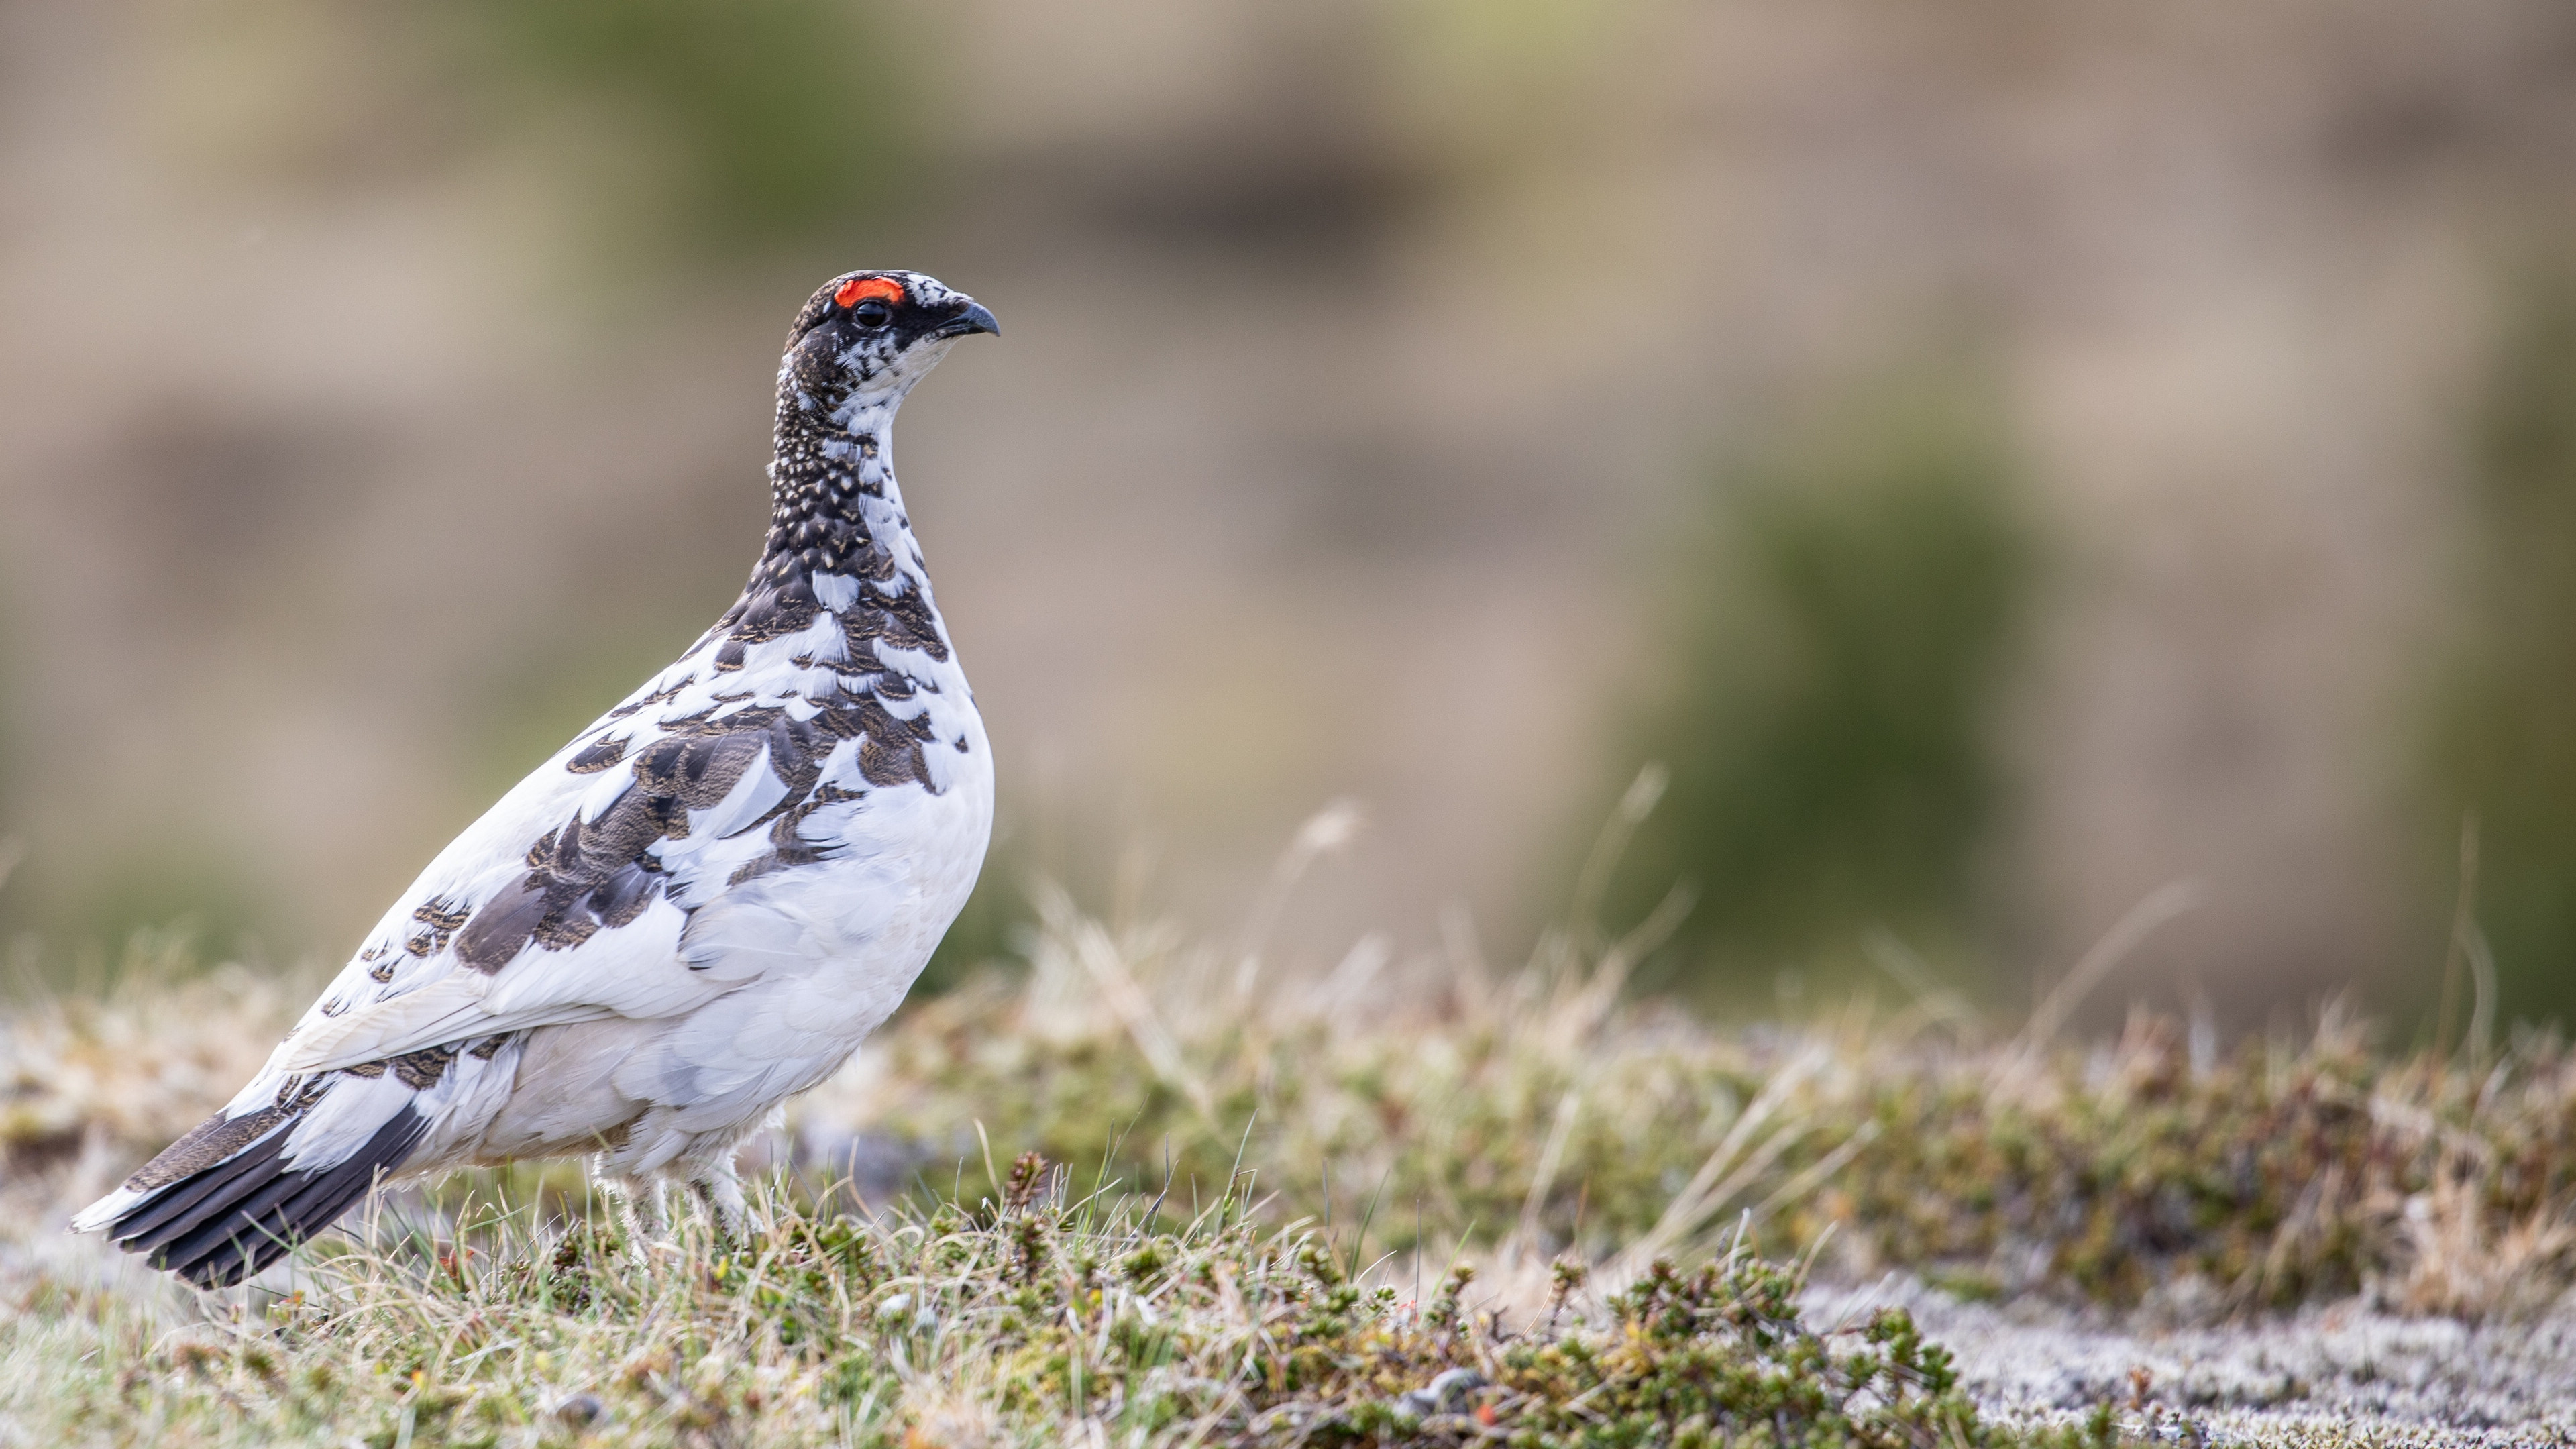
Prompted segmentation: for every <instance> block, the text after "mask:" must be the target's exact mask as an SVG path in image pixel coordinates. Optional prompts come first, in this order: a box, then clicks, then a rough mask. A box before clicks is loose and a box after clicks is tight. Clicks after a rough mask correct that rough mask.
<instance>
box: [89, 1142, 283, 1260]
mask: <svg viewBox="0 0 2576 1449" xmlns="http://www.w3.org/2000/svg"><path fill="white" fill-rule="evenodd" d="M293 1130H294V1122H293V1121H292V1120H291V1119H290V1120H289V1121H288V1122H286V1123H284V1124H282V1125H280V1126H279V1127H278V1128H277V1130H275V1131H273V1132H271V1133H270V1134H269V1135H268V1137H267V1138H266V1139H265V1140H263V1141H261V1142H259V1143H257V1144H255V1145H253V1146H250V1147H247V1148H244V1149H243V1150H242V1152H241V1154H240V1155H239V1156H236V1157H232V1158H229V1159H227V1160H225V1161H223V1162H218V1163H215V1164H213V1165H211V1166H209V1167H206V1168H204V1169H203V1170H201V1171H199V1172H198V1173H197V1175H196V1176H194V1177H190V1178H185V1179H182V1180H181V1181H178V1182H174V1183H172V1184H171V1185H170V1186H169V1187H168V1188H167V1189H166V1190H164V1191H163V1192H162V1194H161V1195H160V1196H159V1197H156V1198H154V1199H152V1200H151V1201H149V1202H147V1203H144V1204H143V1205H142V1206H140V1207H137V1208H136V1209H135V1210H134V1211H132V1212H130V1213H127V1214H126V1215H125V1216H123V1217H121V1218H118V1219H117V1220H116V1222H115V1224H114V1225H113V1226H111V1227H110V1228H109V1229H108V1236H110V1237H112V1238H114V1239H116V1241H117V1244H118V1246H120V1247H122V1248H124V1249H125V1250H126V1251H127V1252H129V1253H144V1252H150V1251H151V1250H152V1249H154V1248H157V1247H160V1246H161V1245H162V1244H164V1243H167V1242H169V1241H170V1240H171V1239H172V1238H175V1237H177V1236H179V1235H180V1234H181V1233H184V1232H186V1231H188V1230H189V1229H190V1228H193V1227H195V1226H196V1225H197V1224H199V1223H201V1222H204V1221H205V1220H206V1219H207V1218H209V1217H212V1216H213V1215H215V1214H216V1213H219V1212H222V1211H223V1210H224V1209H225V1208H227V1207H230V1206H232V1205H233V1204H234V1203H236V1202H239V1201H240V1200H241V1198H242V1195H243V1194H244V1193H247V1192H249V1191H251V1190H252V1189H254V1188H256V1187H258V1186H259V1184H260V1183H261V1182H263V1181H265V1180H266V1179H267V1178H268V1177H270V1176H271V1175H273V1174H274V1173H275V1172H276V1170H277V1159H278V1156H279V1154H281V1153H283V1152H285V1151H286V1136H287V1134H288V1133H289V1132H291V1131H293Z"/></svg>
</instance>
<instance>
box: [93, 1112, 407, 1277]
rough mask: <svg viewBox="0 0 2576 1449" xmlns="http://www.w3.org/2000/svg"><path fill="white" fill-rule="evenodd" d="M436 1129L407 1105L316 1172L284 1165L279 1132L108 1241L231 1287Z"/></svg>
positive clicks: (157, 1202)
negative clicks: (346, 1154) (361, 1142)
mask: <svg viewBox="0 0 2576 1449" xmlns="http://www.w3.org/2000/svg"><path fill="white" fill-rule="evenodd" d="M428 1130H429V1119H428V1118H427V1117H424V1116H422V1115H421V1114H420V1113H419V1112H417V1111H415V1110H413V1109H412V1108H410V1107H405V1108H403V1109H402V1110H401V1111H399V1112H396V1113H395V1114H394V1116H393V1119H392V1120H391V1121H389V1122H387V1123H385V1125H384V1126H382V1127H379V1128H377V1129H376V1133H375V1135H374V1136H372V1137H370V1138H368V1139H367V1141H366V1142H365V1144H364V1145H362V1146H360V1147H359V1148H358V1150H357V1151H356V1152H353V1153H351V1154H350V1155H349V1157H348V1158H347V1159H346V1160H345V1161H342V1162H338V1163H335V1164H333V1165H332V1166H329V1167H325V1168H320V1169H317V1170H315V1171H312V1172H298V1171H296V1170H295V1169H293V1168H291V1167H286V1166H284V1165H282V1163H281V1161H280V1159H281V1157H282V1156H283V1154H284V1152H285V1150H286V1139H287V1136H288V1134H287V1133H286V1132H279V1133H277V1134H275V1135H274V1136H272V1137H270V1138H269V1139H267V1140H266V1141H264V1142H262V1143H260V1144H259V1145H258V1146H257V1147H254V1148H252V1149H250V1150H249V1151H246V1152H244V1153H242V1154H241V1155H239V1156H237V1157H234V1158H231V1159H229V1160H227V1161H224V1162H219V1163H216V1164H214V1165H213V1166H211V1167H208V1168H206V1169H205V1170H204V1171H203V1172H201V1173H199V1174H198V1178H200V1179H203V1182H202V1185H201V1183H200V1182H198V1181H189V1182H186V1183H182V1184H178V1185H176V1186H174V1187H173V1189H172V1191H171V1192H169V1193H166V1194H164V1195H163V1196H161V1197H159V1198H155V1199H154V1200H152V1201H151V1202H148V1203H145V1204H143V1205H142V1206H140V1207H138V1208H136V1209H135V1210H134V1211H133V1212H131V1213H128V1214H127V1215H126V1216H124V1217H122V1218H119V1219H117V1220H116V1222H115V1224H114V1225H112V1226H111V1227H109V1229H108V1236H109V1237H111V1238H113V1239H115V1240H116V1243H117V1245H118V1246H119V1247H122V1248H124V1249H125V1250H126V1251H127V1252H131V1253H150V1254H151V1255H152V1258H151V1262H152V1266H153V1267H156V1268H167V1269H169V1270H170V1271H171V1272H173V1273H176V1274H178V1275H179V1276H181V1277H183V1278H185V1279H187V1280H188V1281H189V1282H191V1283H194V1284H196V1285H197V1286H198V1287H200V1288H229V1287H231V1286H232V1285H233V1284H236V1283H239V1282H240V1281H241V1280H242V1279H244V1278H247V1277H249V1276H250V1275H251V1274H253V1273H256V1272H258V1271H259V1270H261V1269H262V1268H265V1267H267V1266H268V1265H269V1264H271V1263H274V1262H276V1261H277V1260H278V1259H279V1258H281V1257H284V1256H285V1255H286V1252H287V1250H288V1249H290V1248H292V1247H294V1246H295V1245H296V1244H298V1243H301V1242H303V1241H305V1240H306V1239H308V1238H311V1237H312V1236H314V1235H315V1234H317V1233H319V1232H321V1231H322V1230H323V1229H324V1228H327V1227H329V1226H330V1225H331V1224H332V1222H333V1221H334V1220H335V1219H337V1218H338V1217H339V1216H340V1214H342V1213H344V1212H346V1211H348V1210H349V1206H350V1204H352V1203H354V1202H356V1201H357V1200H358V1199H359V1198H361V1197H363V1196H365V1195H366V1192H367V1189H368V1188H369V1187H371V1186H373V1185H374V1184H375V1180H376V1174H377V1173H378V1171H380V1170H381V1171H385V1172H391V1171H393V1170H394V1169H395V1168H398V1167H400V1166H401V1165H402V1161H403V1159H404V1158H406V1157H408V1156H410V1155H411V1150H412V1148H414V1147H416V1146H418V1145H419V1143H420V1139H421V1136H422V1134H423V1133H425V1132H427V1131H428Z"/></svg>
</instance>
